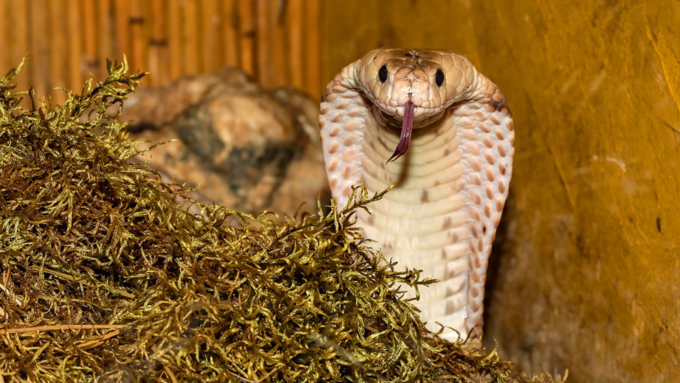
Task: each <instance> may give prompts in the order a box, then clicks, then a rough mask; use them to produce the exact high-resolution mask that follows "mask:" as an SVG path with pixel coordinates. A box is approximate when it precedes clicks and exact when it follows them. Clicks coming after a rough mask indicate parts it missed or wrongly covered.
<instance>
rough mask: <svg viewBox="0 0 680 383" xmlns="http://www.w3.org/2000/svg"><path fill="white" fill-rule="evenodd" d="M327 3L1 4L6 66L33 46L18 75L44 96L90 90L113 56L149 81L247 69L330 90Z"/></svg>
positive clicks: (9, 0)
mask: <svg viewBox="0 0 680 383" xmlns="http://www.w3.org/2000/svg"><path fill="white" fill-rule="evenodd" d="M320 3H321V0H0V14H2V15H4V17H3V21H2V22H1V23H0V72H2V73H5V72H6V71H7V70H8V69H9V68H11V67H12V66H16V65H17V64H18V63H19V62H20V61H21V58H22V57H23V56H24V54H26V53H27V52H30V56H29V60H28V63H27V66H26V67H24V70H23V71H22V74H21V75H20V76H19V77H18V78H17V82H18V89H19V90H27V89H28V88H29V87H30V86H33V87H34V89H35V91H36V94H37V96H38V97H42V96H45V95H49V96H51V97H52V99H53V100H54V101H56V102H63V101H64V99H65V95H64V93H63V92H61V91H58V90H55V89H54V88H55V87H64V88H68V89H74V90H80V88H81V87H82V84H83V82H84V81H85V80H86V79H87V78H88V77H89V74H90V73H91V74H92V75H93V76H94V79H95V80H101V79H102V78H103V77H104V76H105V75H106V69H105V61H106V58H111V59H115V60H119V61H120V60H121V59H122V57H123V54H125V55H126V56H127V58H128V62H129V63H130V68H131V69H132V70H133V71H137V70H139V71H149V72H151V75H150V76H149V77H148V78H146V79H145V80H144V81H143V84H145V85H152V86H153V85H161V84H166V83H168V82H169V81H172V80H173V79H175V78H177V77H179V76H182V75H186V74H194V73H202V72H209V71H213V70H217V69H219V68H221V67H223V66H226V65H229V66H237V67H240V68H242V69H244V70H245V71H246V72H248V73H249V74H251V75H252V76H253V77H254V78H255V79H256V80H257V81H258V82H259V83H260V84H261V85H263V86H265V87H278V86H294V87H296V88H299V89H302V90H304V91H306V92H308V93H310V94H311V95H313V96H315V97H316V96H320V95H321V93H322V85H321V83H320V59H319V55H320V53H319V19H320V6H321V4H320Z"/></svg>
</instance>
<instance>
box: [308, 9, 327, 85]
mask: <svg viewBox="0 0 680 383" xmlns="http://www.w3.org/2000/svg"><path fill="white" fill-rule="evenodd" d="M305 3H306V4H307V8H306V9H305V11H306V12H305V23H304V25H305V28H306V31H305V34H304V35H305V60H304V62H305V69H304V73H305V87H304V90H305V91H306V92H307V93H309V94H311V95H312V96H314V97H321V94H322V93H323V91H322V89H321V79H320V77H321V75H320V72H321V62H320V45H319V33H320V32H321V30H320V28H319V23H320V17H321V12H320V7H321V5H320V0H307V1H306V2H305Z"/></svg>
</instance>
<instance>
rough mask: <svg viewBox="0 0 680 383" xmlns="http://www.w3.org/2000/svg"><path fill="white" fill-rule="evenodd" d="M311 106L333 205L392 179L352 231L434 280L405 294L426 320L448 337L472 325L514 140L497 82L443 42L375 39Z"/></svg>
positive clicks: (476, 322) (477, 321)
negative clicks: (431, 45)
mask: <svg viewBox="0 0 680 383" xmlns="http://www.w3.org/2000/svg"><path fill="white" fill-rule="evenodd" d="M319 111H320V118H319V126H320V128H321V131H320V133H321V141H322V146H323V151H324V161H325V164H326V174H327V176H328V181H329V185H330V187H331V192H332V194H333V198H334V199H335V200H336V201H337V206H338V208H339V209H342V208H343V207H344V206H345V205H346V204H347V202H348V196H349V194H350V193H351V190H352V187H353V186H357V185H359V184H363V185H365V186H366V188H367V189H368V191H369V192H371V193H372V192H378V191H382V190H385V189H386V188H387V187H389V186H390V185H395V187H394V189H392V190H391V191H390V192H389V193H387V194H386V195H385V196H384V197H383V199H382V200H380V201H376V202H375V203H374V204H373V206H372V209H371V211H372V214H369V213H368V212H365V213H364V212H360V213H359V214H358V219H357V225H358V226H359V227H361V228H362V235H364V236H365V237H366V238H369V239H372V240H374V241H375V242H372V245H371V246H375V247H376V248H379V249H380V250H381V251H382V253H383V255H384V256H385V257H386V258H388V259H391V260H392V261H395V262H398V265H399V267H403V266H406V267H410V268H416V269H419V270H422V275H423V276H428V277H432V278H435V279H438V280H439V281H440V282H439V283H437V284H435V285H433V286H432V287H430V288H427V289H423V290H422V291H420V293H419V294H420V299H419V300H418V301H416V302H415V303H414V304H415V305H416V307H418V309H419V310H420V311H421V319H423V320H424V321H426V322H427V325H428V328H430V329H432V330H433V331H437V330H438V329H439V328H438V325H437V323H441V324H442V325H444V326H448V327H450V328H452V329H455V330H456V331H458V332H457V333H456V332H455V331H452V330H451V329H446V330H444V332H443V333H442V336H443V337H445V338H447V339H452V340H454V339H457V338H458V335H457V334H466V333H468V332H469V331H471V330H472V329H473V328H474V329H475V334H476V336H479V335H481V324H482V311H483V305H482V302H483V299H484V281H485V279H486V268H487V265H488V257H489V253H490V251H491V245H492V242H493V239H494V237H495V235H496V227H497V226H498V223H499V221H500V217H501V214H502V211H503V206H504V205H505V200H506V198H507V195H508V186H509V183H510V178H511V175H512V157H513V153H514V142H515V135H514V126H513V122H512V116H511V115H510V111H509V109H508V107H507V105H506V103H505V97H504V96H503V94H502V93H501V92H500V91H499V89H498V87H497V86H496V85H495V84H494V83H493V82H491V81H490V80H489V79H488V78H487V77H485V76H484V75H483V74H481V73H479V72H478V71H477V70H476V69H475V67H474V66H473V65H472V64H471V63H470V61H469V60H468V59H467V58H466V57H464V56H461V55H459V54H456V53H454V52H450V51H445V50H420V49H392V48H383V49H377V50H374V51H371V52H369V53H367V54H366V55H364V57H362V58H361V59H359V60H357V61H355V62H353V63H351V64H349V65H347V66H346V67H345V68H343V69H342V70H341V71H340V73H338V74H337V75H336V76H335V78H334V79H333V81H331V82H330V84H328V86H327V87H326V93H325V95H324V97H323V99H322V102H321V107H320V109H319ZM400 157H401V158H400ZM407 295H408V297H416V296H417V294H416V292H415V291H411V290H407ZM475 334H473V335H475Z"/></svg>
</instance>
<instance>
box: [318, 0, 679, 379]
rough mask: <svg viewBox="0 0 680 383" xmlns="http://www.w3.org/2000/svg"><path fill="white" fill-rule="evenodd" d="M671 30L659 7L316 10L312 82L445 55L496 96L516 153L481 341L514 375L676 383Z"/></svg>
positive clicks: (604, 1) (413, 4)
mask: <svg viewBox="0 0 680 383" xmlns="http://www.w3.org/2000/svg"><path fill="white" fill-rule="evenodd" d="M679 21H680V3H678V2H677V1H671V0H658V1H646V2H643V1H627V2H624V1H614V0H599V1H594V0H593V1H589V0H578V1H572V0H558V1H536V0H526V1H512V2H509V1H498V0H496V1H474V0H460V1H453V0H427V1H421V0H412V1H399V2H396V1H394V2H393V1H390V2H386V1H366V0H351V1H342V2H339V1H338V2H336V1H327V2H324V8H323V9H322V20H321V28H322V36H321V44H322V51H321V52H322V57H321V61H322V64H323V66H322V72H321V73H322V79H323V81H322V82H327V81H329V80H330V79H331V78H332V76H333V75H334V74H335V73H337V72H338V70H339V69H340V68H342V67H343V66H344V65H346V64H347V63H349V62H351V61H353V60H356V59H357V58H359V57H361V55H362V54H363V53H365V52H366V51H368V50H370V49H372V48H376V47H379V46H401V47H419V48H428V47H429V48H448V49H452V50H455V51H457V52H459V53H465V54H467V55H468V57H469V58H470V59H471V60H472V61H473V62H474V63H475V64H476V65H477V67H478V68H479V69H480V70H481V72H482V73H484V74H486V75H487V76H489V77H490V78H491V79H492V80H494V81H495V82H496V83H497V84H498V85H499V86H500V88H501V90H502V91H503V92H504V93H505V95H506V97H507V99H508V103H509V105H510V108H511V110H512V111H513V115H514V119H515V126H516V133H517V140H516V142H517V147H516V148H517V152H516V157H515V172H514V179H513V182H512V186H511V201H510V202H509V203H508V207H507V210H506V216H505V218H504V220H505V222H504V224H503V225H502V228H501V235H500V236H499V241H497V249H496V251H495V252H494V256H495V257H496V258H495V260H496V261H495V262H494V263H493V264H492V268H493V269H492V270H491V272H492V278H490V281H489V284H490V285H489V287H490V299H489V302H488V305H487V312H488V314H489V316H488V318H487V324H486V329H485V330H486V336H487V342H488V341H490V343H491V344H493V338H495V339H497V340H498V342H499V347H500V350H501V353H502V355H503V356H505V357H509V358H510V359H512V360H516V361H518V362H520V363H521V364H522V365H523V366H524V367H525V368H531V369H534V371H535V370H537V369H538V368H539V364H540V365H542V366H543V368H544V369H545V370H547V371H550V372H561V371H564V369H565V368H569V369H570V381H573V382H603V381H610V382H617V381H631V382H632V381H636V382H659V381H675V379H676V378H677V377H678V376H680V365H679V364H678V362H679V360H678V359H680V346H679V345H680V196H679V194H680V193H679V192H680V190H679V189H680V166H679V165H680V164H679V161H680V150H679V149H680V27H679V26H678V25H679V24H678V22H679ZM494 274H495V275H496V277H493V275H494Z"/></svg>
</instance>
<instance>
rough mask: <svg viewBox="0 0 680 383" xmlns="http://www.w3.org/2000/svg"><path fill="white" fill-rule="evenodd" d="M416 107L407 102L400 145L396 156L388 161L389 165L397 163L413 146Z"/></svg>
mask: <svg viewBox="0 0 680 383" xmlns="http://www.w3.org/2000/svg"><path fill="white" fill-rule="evenodd" d="M415 109H416V107H415V105H413V103H412V102H410V101H409V102H407V103H406V105H404V122H403V123H402V125H401V135H400V136H399V143H398V144H397V148H396V149H395V150H394V154H392V157H390V159H389V160H387V163H390V162H393V161H396V160H397V159H398V158H399V157H401V156H403V155H404V154H406V151H407V150H408V147H409V145H410V144H411V136H412V133H413V115H414V112H415Z"/></svg>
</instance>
